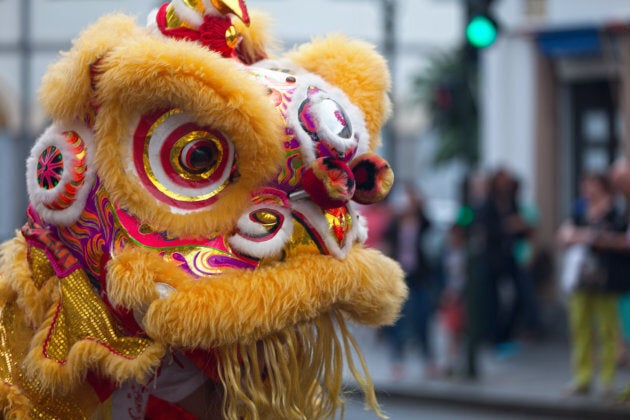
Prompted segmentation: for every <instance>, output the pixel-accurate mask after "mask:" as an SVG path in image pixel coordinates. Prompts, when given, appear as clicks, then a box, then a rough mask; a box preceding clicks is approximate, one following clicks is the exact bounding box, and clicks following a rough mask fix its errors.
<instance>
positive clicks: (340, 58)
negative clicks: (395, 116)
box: [288, 35, 391, 150]
mask: <svg viewBox="0 0 630 420" xmlns="http://www.w3.org/2000/svg"><path fill="white" fill-rule="evenodd" d="M288 58H289V59H291V60H292V61H293V62H295V63H296V64H298V65H299V66H301V67H303V68H304V69H306V70H308V71H310V72H313V73H316V74H318V75H320V76H321V77H322V78H324V79H325V80H326V81H327V82H329V83H331V84H333V85H335V86H338V87H339V88H340V89H342V90H343V91H344V93H345V94H346V95H348V97H349V98H350V100H351V101H352V103H354V104H355V105H357V106H358V107H359V108H360V109H361V111H362V112H363V114H364V116H365V122H366V125H367V129H368V131H369V133H370V139H371V140H370V143H371V144H370V148H371V149H372V150H374V149H375V148H376V147H377V146H378V141H379V138H380V137H379V131H380V129H381V127H382V126H383V124H384V123H385V121H386V120H387V118H388V117H389V115H390V112H391V103H390V100H389V98H388V96H387V94H388V92H389V89H390V86H391V81H390V76H389V70H388V68H387V62H386V61H385V59H384V58H383V57H382V56H381V55H380V54H378V53H377V52H376V51H375V49H374V46H373V45H371V44H368V43H366V42H364V41H359V40H352V39H349V38H347V37H345V36H343V35H331V36H327V37H325V38H317V39H314V40H313V41H312V42H310V43H308V44H304V45H302V46H300V47H299V48H297V49H296V50H294V51H292V52H290V53H289V54H288Z"/></svg>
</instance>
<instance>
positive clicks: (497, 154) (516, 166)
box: [480, 38, 536, 199]
mask: <svg viewBox="0 0 630 420" xmlns="http://www.w3.org/2000/svg"><path fill="white" fill-rule="evenodd" d="M534 66H535V62H534V51H533V45H532V44H531V41H529V40H528V39H524V38H501V39H499V40H498V41H497V43H496V44H495V45H493V46H492V47H490V48H489V49H488V51H487V52H486V53H485V54H484V56H483V60H482V63H481V75H482V80H481V90H480V92H481V95H480V99H481V102H480V103H481V115H482V121H481V156H482V165H483V166H484V167H487V168H493V167H496V166H497V165H506V166H507V167H509V168H510V169H512V170H513V171H514V172H515V174H516V175H517V176H519V177H520V178H521V179H522V180H523V193H524V195H525V197H526V198H527V199H531V198H532V197H533V188H534V186H535V173H534V169H535V165H534V161H533V159H534V146H535V138H534V128H535V127H534V124H535V121H534V104H535V101H536V97H535V90H536V88H535V80H534V71H535V67H534Z"/></svg>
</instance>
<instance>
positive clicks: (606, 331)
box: [558, 174, 625, 396]
mask: <svg viewBox="0 0 630 420" xmlns="http://www.w3.org/2000/svg"><path fill="white" fill-rule="evenodd" d="M580 193H581V196H580V198H579V199H578V201H577V202H576V205H575V206H574V210H573V214H572V216H571V218H570V220H568V221H567V222H565V223H564V224H563V225H562V227H561V228H560V230H559V232H558V238H559V241H560V244H561V245H562V246H563V247H565V248H567V249H568V250H569V252H570V254H569V255H571V256H573V258H572V259H567V260H566V261H573V262H574V263H573V266H572V267H565V270H569V269H572V270H573V271H565V276H564V277H565V280H564V282H565V285H566V288H567V289H568V290H569V291H570V296H569V302H568V311H569V323H570V332H571V351H572V357H571V360H572V370H573V379H572V383H571V384H570V386H569V388H568V390H567V391H568V393H569V394H572V395H584V394H587V393H589V392H590V389H591V381H592V379H593V371H594V367H593V363H594V357H593V355H594V348H595V340H594V336H595V335H596V334H598V335H599V347H600V349H601V352H600V361H601V363H600V364H601V369H600V370H601V371H600V382H601V385H602V390H603V394H604V395H605V396H610V395H611V394H612V392H613V385H614V384H613V382H614V376H615V370H616V363H617V360H616V359H617V357H616V344H617V334H618V331H619V330H618V329H619V323H618V307H617V303H618V295H617V293H615V292H614V291H613V290H611V286H612V282H611V273H613V271H614V266H613V263H614V261H613V260H612V259H611V252H610V250H607V249H604V248H602V247H598V246H597V245H596V244H595V242H596V238H597V237H598V236H603V235H605V234H607V233H613V232H620V231H623V229H625V223H624V221H623V218H622V217H621V215H620V214H619V212H618V211H617V210H616V209H615V206H614V205H613V194H612V187H611V184H610V181H609V179H608V178H607V176H606V175H603V174H589V175H586V176H584V177H583V178H582V181H581V183H580ZM567 272H573V273H574V275H573V276H569V275H568V274H566V273H567Z"/></svg>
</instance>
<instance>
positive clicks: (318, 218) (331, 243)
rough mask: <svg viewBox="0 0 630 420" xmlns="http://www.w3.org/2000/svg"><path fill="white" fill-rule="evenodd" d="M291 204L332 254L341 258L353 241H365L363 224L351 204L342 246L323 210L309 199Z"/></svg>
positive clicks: (344, 255)
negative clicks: (348, 221) (348, 225)
mask: <svg viewBox="0 0 630 420" xmlns="http://www.w3.org/2000/svg"><path fill="white" fill-rule="evenodd" d="M291 204H292V207H293V210H294V212H297V213H299V214H300V215H301V216H303V217H304V218H305V219H306V221H307V222H308V223H309V224H310V225H311V227H313V228H314V229H315V230H316V231H317V233H319V235H320V236H321V238H322V239H323V241H324V245H326V248H328V251H329V252H330V254H331V255H332V256H334V257H336V258H339V259H343V258H345V257H346V255H347V254H348V251H350V248H352V246H353V245H354V244H355V243H357V242H365V238H366V231H365V225H364V224H363V222H362V221H361V220H360V218H359V217H358V214H357V212H356V210H355V209H354V208H353V207H352V206H347V208H348V212H349V213H350V216H351V217H352V227H351V228H350V230H348V231H347V232H346V237H345V239H344V241H343V244H342V246H339V243H338V242H337V238H335V237H334V236H333V233H332V232H331V231H330V225H329V224H328V220H326V216H325V215H324V213H323V211H324V210H322V209H321V208H320V207H319V206H317V205H316V204H315V203H313V202H312V201H311V200H309V199H304V200H296V201H294V202H292V203H291Z"/></svg>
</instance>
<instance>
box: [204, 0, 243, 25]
mask: <svg viewBox="0 0 630 420" xmlns="http://www.w3.org/2000/svg"><path fill="white" fill-rule="evenodd" d="M211 1H212V5H213V6H214V7H215V9H217V10H218V11H219V12H220V13H222V14H224V15H226V14H228V13H232V14H233V15H235V16H236V17H238V18H239V19H240V20H242V21H243V23H244V24H246V25H248V26H249V13H248V12H247V6H246V5H245V0H211Z"/></svg>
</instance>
